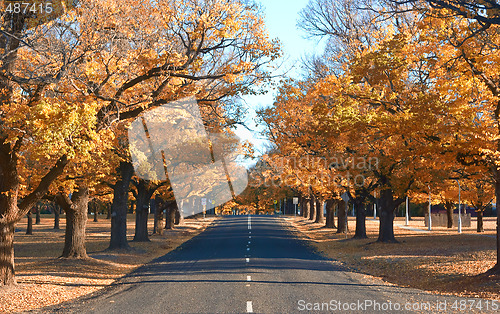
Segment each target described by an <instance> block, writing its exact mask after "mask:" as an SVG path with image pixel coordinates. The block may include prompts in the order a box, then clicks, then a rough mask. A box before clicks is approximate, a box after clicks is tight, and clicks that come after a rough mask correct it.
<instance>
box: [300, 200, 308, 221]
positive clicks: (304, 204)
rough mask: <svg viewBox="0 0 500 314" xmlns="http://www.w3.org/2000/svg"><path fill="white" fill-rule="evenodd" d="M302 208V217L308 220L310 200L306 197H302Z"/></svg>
mask: <svg viewBox="0 0 500 314" xmlns="http://www.w3.org/2000/svg"><path fill="white" fill-rule="evenodd" d="M300 205H301V206H300V207H301V208H302V217H304V218H307V217H309V205H310V204H309V200H308V199H307V198H305V197H302V198H301V204H300Z"/></svg>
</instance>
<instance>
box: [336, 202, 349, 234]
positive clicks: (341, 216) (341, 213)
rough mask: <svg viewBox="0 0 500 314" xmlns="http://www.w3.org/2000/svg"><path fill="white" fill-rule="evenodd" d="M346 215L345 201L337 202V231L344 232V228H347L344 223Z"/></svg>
mask: <svg viewBox="0 0 500 314" xmlns="http://www.w3.org/2000/svg"><path fill="white" fill-rule="evenodd" d="M346 217H347V208H346V203H345V202H344V201H343V200H342V201H339V202H337V226H338V227H337V233H344V232H346V230H349V229H348V226H347V224H346Z"/></svg>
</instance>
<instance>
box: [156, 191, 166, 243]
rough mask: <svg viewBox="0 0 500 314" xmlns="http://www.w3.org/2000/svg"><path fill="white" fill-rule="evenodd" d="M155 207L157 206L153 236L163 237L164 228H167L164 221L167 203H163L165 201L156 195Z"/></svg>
mask: <svg viewBox="0 0 500 314" xmlns="http://www.w3.org/2000/svg"><path fill="white" fill-rule="evenodd" d="M154 206H155V220H154V230H153V234H158V235H162V234H163V228H164V227H165V226H164V221H163V209H164V207H165V202H163V200H162V199H161V197H160V196H159V195H156V197H155V200H154Z"/></svg>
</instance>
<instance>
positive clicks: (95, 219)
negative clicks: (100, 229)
mask: <svg viewBox="0 0 500 314" xmlns="http://www.w3.org/2000/svg"><path fill="white" fill-rule="evenodd" d="M91 204H92V205H91V209H92V212H93V213H94V222H98V221H99V220H98V219H97V214H98V211H99V204H98V203H97V202H96V201H95V200H94V201H93V202H91Z"/></svg>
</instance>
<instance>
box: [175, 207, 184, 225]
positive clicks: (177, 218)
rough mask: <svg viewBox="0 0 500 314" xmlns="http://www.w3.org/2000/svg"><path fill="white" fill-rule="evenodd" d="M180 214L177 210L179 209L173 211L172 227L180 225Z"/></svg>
mask: <svg viewBox="0 0 500 314" xmlns="http://www.w3.org/2000/svg"><path fill="white" fill-rule="evenodd" d="M181 220H182V218H181V212H180V210H179V208H177V209H176V211H175V217H174V225H176V226H177V225H180V224H181Z"/></svg>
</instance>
